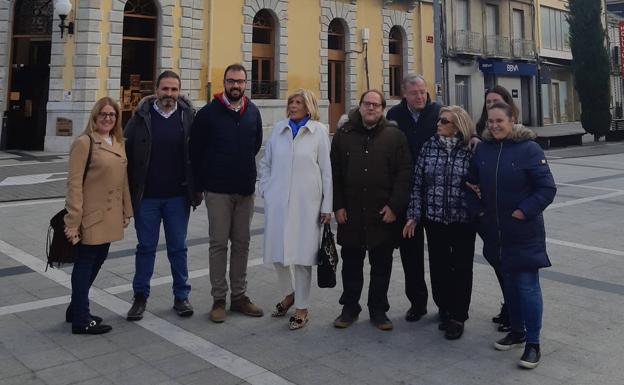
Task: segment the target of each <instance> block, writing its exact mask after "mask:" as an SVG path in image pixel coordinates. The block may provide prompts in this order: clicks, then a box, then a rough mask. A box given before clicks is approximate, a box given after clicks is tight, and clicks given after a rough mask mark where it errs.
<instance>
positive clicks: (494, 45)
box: [485, 35, 509, 57]
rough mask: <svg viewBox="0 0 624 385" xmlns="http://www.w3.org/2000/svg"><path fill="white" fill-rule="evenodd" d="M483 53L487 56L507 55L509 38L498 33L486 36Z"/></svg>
mask: <svg viewBox="0 0 624 385" xmlns="http://www.w3.org/2000/svg"><path fill="white" fill-rule="evenodd" d="M485 53H486V54H487V55H488V56H495V57H509V38H508V37H505V36H498V35H490V36H486V37H485Z"/></svg>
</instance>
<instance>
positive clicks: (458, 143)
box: [403, 106, 476, 340]
mask: <svg viewBox="0 0 624 385" xmlns="http://www.w3.org/2000/svg"><path fill="white" fill-rule="evenodd" d="M474 133H475V129H474V124H473V122H472V120H471V119H470V116H469V115H468V113H467V112H466V111H464V109H462V108H461V107H459V106H449V107H443V108H442V109H441V110H440V117H439V119H438V123H437V132H436V134H435V135H434V136H433V137H432V138H431V139H430V140H429V141H428V142H426V143H425V144H424V145H423V147H422V149H421V151H420V155H419V156H418V159H417V160H416V166H415V168H414V173H415V175H414V187H413V190H412V195H411V198H410V204H409V208H408V211H407V222H406V224H405V227H404V228H403V236H404V237H407V238H409V237H412V236H413V235H414V230H415V228H416V224H417V223H418V222H421V221H422V222H424V226H425V231H426V233H427V244H428V248H429V270H430V272H431V292H432V295H433V300H434V301H435V303H436V305H437V306H438V309H439V315H440V321H441V322H440V324H439V325H438V328H439V329H440V330H443V331H444V332H445V333H444V336H445V337H446V338H447V339H449V340H455V339H458V338H460V337H461V336H462V333H463V332H464V322H465V321H466V320H467V319H468V308H469V306H470V296H471V293H472V262H473V258H474V244H475V235H476V231H475V228H474V226H473V225H472V223H471V220H470V215H469V212H468V203H467V200H466V195H467V192H468V189H467V187H466V176H467V175H468V168H469V165H470V158H471V155H472V153H471V151H470V149H469V148H468V143H469V141H470V138H471V137H472V135H474Z"/></svg>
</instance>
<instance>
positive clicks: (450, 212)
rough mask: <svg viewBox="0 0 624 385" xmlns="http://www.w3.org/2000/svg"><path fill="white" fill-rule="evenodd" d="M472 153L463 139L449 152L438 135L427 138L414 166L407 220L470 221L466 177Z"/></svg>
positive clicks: (446, 222) (447, 222)
mask: <svg viewBox="0 0 624 385" xmlns="http://www.w3.org/2000/svg"><path fill="white" fill-rule="evenodd" d="M471 155H472V153H471V152H470V150H469V149H468V146H467V145H466V144H464V142H463V141H462V140H460V141H459V142H458V143H457V144H456V145H455V147H454V148H453V149H452V150H451V151H450V153H449V152H448V151H447V149H446V146H445V145H444V143H442V141H441V140H440V137H439V136H438V135H437V134H436V135H434V136H433V137H432V138H431V139H429V141H428V142H427V143H425V144H424V146H423V147H422V149H421V150H420V155H419V156H418V159H417V160H416V166H415V167H414V186H413V188H412V194H411V196H410V203H409V207H408V209H407V219H414V220H415V221H416V222H420V221H421V220H422V219H427V220H430V221H433V222H438V223H444V224H449V223H468V222H470V215H469V213H468V203H467V201H466V195H467V190H468V188H467V187H466V176H467V174H468V167H469V165H470V158H471ZM423 216H424V218H422V217H423Z"/></svg>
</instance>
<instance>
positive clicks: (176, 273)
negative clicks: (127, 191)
mask: <svg viewBox="0 0 624 385" xmlns="http://www.w3.org/2000/svg"><path fill="white" fill-rule="evenodd" d="M189 213H190V206H189V204H188V200H187V199H186V197H185V196H178V197H173V198H163V199H155V198H145V199H142V200H141V203H140V204H139V208H138V210H137V211H136V212H135V213H134V227H135V229H136V233H137V239H138V241H139V244H138V245H137V249H136V258H135V273H134V279H133V280H132V289H133V290H134V296H135V297H136V296H139V295H142V296H144V297H145V298H147V297H149V294H150V279H151V278H152V274H153V273H154V261H155V259H156V247H157V246H158V236H159V235H160V222H161V220H162V223H163V226H164V228H165V241H166V243H167V258H169V264H170V265H171V275H172V276H173V295H174V297H175V298H176V299H180V300H183V299H186V298H188V295H189V292H190V291H191V285H189V284H188V283H187V280H188V267H187V264H186V250H187V249H186V230H187V227H188V221H189Z"/></svg>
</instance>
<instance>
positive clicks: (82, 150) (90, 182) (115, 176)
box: [65, 134, 132, 245]
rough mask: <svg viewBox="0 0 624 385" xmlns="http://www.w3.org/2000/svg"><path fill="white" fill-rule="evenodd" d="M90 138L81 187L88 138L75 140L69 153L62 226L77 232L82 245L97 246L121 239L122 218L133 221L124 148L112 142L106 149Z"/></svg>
mask: <svg viewBox="0 0 624 385" xmlns="http://www.w3.org/2000/svg"><path fill="white" fill-rule="evenodd" d="M92 138H93V147H92V153H91V163H90V165H89V170H88V172H87V177H86V179H85V180H84V185H83V181H82V179H83V174H84V171H85V165H86V163H87V157H88V155H89V136H87V135H81V136H79V137H78V138H76V140H74V142H73V143H72V145H71V149H70V151H69V173H68V176H67V195H66V197H65V208H66V209H67V214H66V215H65V226H67V227H69V228H79V230H80V237H81V242H82V244H85V245H100V244H103V243H109V242H113V241H117V240H120V239H122V238H123V232H124V218H131V217H132V205H131V201H130V190H129V189H128V174H127V165H128V159H127V158H126V151H125V149H124V144H123V143H119V142H118V141H117V140H116V139H115V138H113V144H112V145H109V144H108V143H107V142H106V141H105V140H103V139H102V138H101V137H100V136H99V135H97V134H92Z"/></svg>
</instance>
